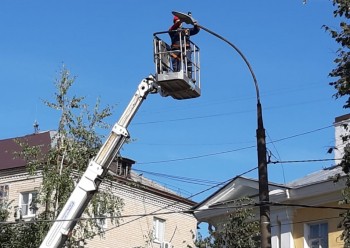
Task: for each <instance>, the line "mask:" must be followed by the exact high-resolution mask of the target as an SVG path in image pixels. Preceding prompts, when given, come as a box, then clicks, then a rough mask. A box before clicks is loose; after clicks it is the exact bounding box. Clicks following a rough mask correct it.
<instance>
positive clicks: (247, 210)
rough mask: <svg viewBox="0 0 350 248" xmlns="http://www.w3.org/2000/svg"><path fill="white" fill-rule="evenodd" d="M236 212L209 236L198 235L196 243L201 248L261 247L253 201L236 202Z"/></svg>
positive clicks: (240, 200)
mask: <svg viewBox="0 0 350 248" xmlns="http://www.w3.org/2000/svg"><path fill="white" fill-rule="evenodd" d="M233 204H234V206H237V208H235V211H233V212H232V213H230V214H229V216H228V218H227V220H226V221H223V222H221V223H220V224H219V225H218V226H216V227H215V229H210V230H209V236H208V237H206V238H202V236H201V234H199V235H198V237H197V240H196V241H195V245H196V247H199V248H207V247H210V248H222V247H226V248H254V247H260V227H259V221H258V220H256V218H255V214H254V212H253V209H252V208H251V207H249V205H250V204H252V200H251V199H249V198H242V199H238V200H235V201H234V203H233Z"/></svg>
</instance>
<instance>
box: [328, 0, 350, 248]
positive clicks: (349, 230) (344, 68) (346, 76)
mask: <svg viewBox="0 0 350 248" xmlns="http://www.w3.org/2000/svg"><path fill="white" fill-rule="evenodd" d="M333 6H334V7H335V9H334V11H333V14H334V17H335V18H339V19H340V24H339V30H335V29H333V28H330V27H329V26H324V28H325V30H326V31H328V32H329V33H330V34H331V36H332V38H333V39H334V40H335V41H336V42H337V43H338V44H339V46H340V48H339V49H338V51H337V56H336V58H335V59H334V62H335V64H336V66H335V68H334V69H333V70H332V71H331V72H330V73H329V76H330V77H332V78H334V81H332V82H330V83H329V84H330V85H331V86H333V87H334V89H335V90H336V92H335V94H334V95H333V96H334V97H335V98H336V99H338V98H345V99H346V100H345V103H344V105H343V107H344V108H350V50H349V49H350V26H349V24H348V22H349V18H350V1H349V0H333ZM344 128H345V130H347V132H346V134H344V135H343V137H342V139H343V142H345V143H347V145H346V147H345V149H344V156H343V158H342V160H341V162H340V165H341V166H342V169H343V172H344V173H345V174H346V187H345V188H344V190H343V191H342V195H343V199H342V200H341V201H340V202H339V203H340V204H349V203H350V144H348V140H349V130H348V127H347V125H345V126H344ZM342 217H343V218H342V221H341V223H340V224H339V227H343V228H344V231H343V233H342V236H341V238H342V239H343V241H344V247H350V211H347V212H345V213H344V214H342Z"/></svg>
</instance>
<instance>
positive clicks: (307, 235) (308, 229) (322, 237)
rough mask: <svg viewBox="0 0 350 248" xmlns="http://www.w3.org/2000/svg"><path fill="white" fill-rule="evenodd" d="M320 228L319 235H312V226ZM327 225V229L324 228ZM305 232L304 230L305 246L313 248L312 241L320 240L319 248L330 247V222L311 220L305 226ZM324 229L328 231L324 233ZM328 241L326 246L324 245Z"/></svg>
mask: <svg viewBox="0 0 350 248" xmlns="http://www.w3.org/2000/svg"><path fill="white" fill-rule="evenodd" d="M316 226H317V228H318V234H317V237H311V228H312V227H316ZM324 227H326V229H324ZM304 228H305V232H304V238H305V247H307V248H312V247H313V246H312V244H311V242H313V241H316V242H318V247H317V248H329V243H328V235H329V231H328V228H329V225H328V222H311V223H307V224H305V226H304ZM322 229H324V230H326V231H327V232H326V233H322ZM324 242H326V243H325V244H326V246H324V245H323V246H322V244H324Z"/></svg>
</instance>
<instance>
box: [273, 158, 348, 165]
mask: <svg viewBox="0 0 350 248" xmlns="http://www.w3.org/2000/svg"><path fill="white" fill-rule="evenodd" d="M336 160H342V159H341V158H338V159H336V158H323V159H304V160H286V161H269V162H268V164H286V163H310V162H326V161H336Z"/></svg>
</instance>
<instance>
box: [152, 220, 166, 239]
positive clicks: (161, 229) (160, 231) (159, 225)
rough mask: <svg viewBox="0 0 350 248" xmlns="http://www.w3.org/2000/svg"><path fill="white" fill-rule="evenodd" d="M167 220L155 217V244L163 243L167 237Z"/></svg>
mask: <svg viewBox="0 0 350 248" xmlns="http://www.w3.org/2000/svg"><path fill="white" fill-rule="evenodd" d="M165 223H166V220H165V219H161V218H158V217H153V242H155V243H162V242H164V240H165V239H164V237H165Z"/></svg>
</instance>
